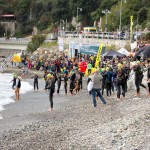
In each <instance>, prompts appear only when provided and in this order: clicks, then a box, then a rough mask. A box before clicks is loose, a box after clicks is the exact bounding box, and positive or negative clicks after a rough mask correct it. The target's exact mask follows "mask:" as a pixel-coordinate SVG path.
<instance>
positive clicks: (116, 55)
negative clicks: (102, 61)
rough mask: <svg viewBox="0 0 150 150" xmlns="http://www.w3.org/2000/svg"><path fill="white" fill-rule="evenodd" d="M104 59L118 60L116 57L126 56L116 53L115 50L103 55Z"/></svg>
mask: <svg viewBox="0 0 150 150" xmlns="http://www.w3.org/2000/svg"><path fill="white" fill-rule="evenodd" d="M102 56H103V57H104V58H116V57H125V56H126V55H125V54H121V53H119V52H116V51H114V50H109V51H108V52H106V53H105V54H103V55H102Z"/></svg>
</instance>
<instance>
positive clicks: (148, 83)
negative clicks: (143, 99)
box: [147, 62, 150, 96]
mask: <svg viewBox="0 0 150 150" xmlns="http://www.w3.org/2000/svg"><path fill="white" fill-rule="evenodd" d="M147 85H148V96H150V62H149V64H148V71H147Z"/></svg>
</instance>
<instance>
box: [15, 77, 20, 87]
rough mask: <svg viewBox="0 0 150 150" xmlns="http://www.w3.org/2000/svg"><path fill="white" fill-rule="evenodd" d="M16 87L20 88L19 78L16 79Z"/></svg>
mask: <svg viewBox="0 0 150 150" xmlns="http://www.w3.org/2000/svg"><path fill="white" fill-rule="evenodd" d="M16 87H17V88H19V89H20V88H21V80H20V79H19V78H17V79H16Z"/></svg>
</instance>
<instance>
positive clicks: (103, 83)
mask: <svg viewBox="0 0 150 150" xmlns="http://www.w3.org/2000/svg"><path fill="white" fill-rule="evenodd" d="M101 75H102V77H103V79H102V95H103V94H104V89H105V72H102V73H101Z"/></svg>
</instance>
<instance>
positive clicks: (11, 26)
mask: <svg viewBox="0 0 150 150" xmlns="http://www.w3.org/2000/svg"><path fill="white" fill-rule="evenodd" d="M0 24H1V25H2V26H3V27H4V29H5V33H4V37H9V36H10V37H12V36H14V34H15V29H16V17H15V15H13V14H3V15H0Z"/></svg>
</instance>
